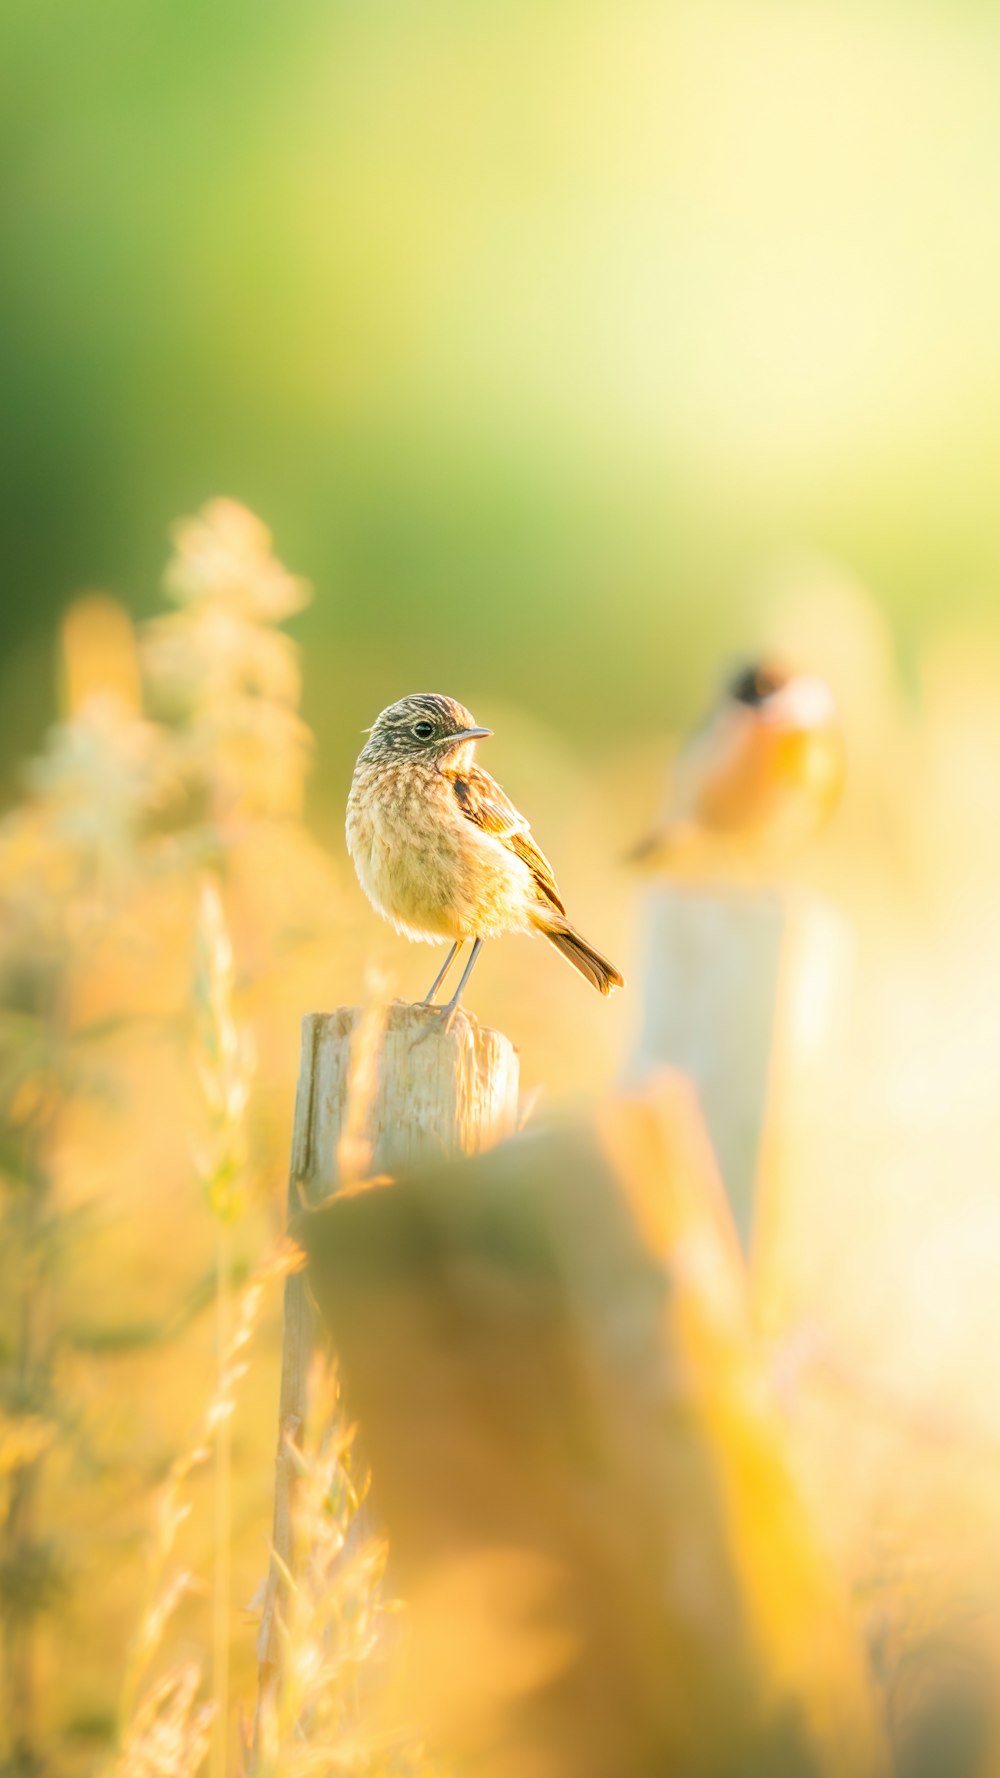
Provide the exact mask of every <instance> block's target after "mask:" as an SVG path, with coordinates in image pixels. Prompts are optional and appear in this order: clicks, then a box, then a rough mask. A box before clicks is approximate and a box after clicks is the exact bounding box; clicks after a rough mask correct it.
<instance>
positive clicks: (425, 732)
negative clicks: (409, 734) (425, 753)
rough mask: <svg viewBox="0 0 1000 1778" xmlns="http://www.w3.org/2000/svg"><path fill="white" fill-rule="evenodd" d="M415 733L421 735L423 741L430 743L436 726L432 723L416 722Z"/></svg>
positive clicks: (414, 725)
mask: <svg viewBox="0 0 1000 1778" xmlns="http://www.w3.org/2000/svg"><path fill="white" fill-rule="evenodd" d="M413 732H414V734H415V735H419V736H420V739H421V740H422V741H429V740H430V738H431V736H432V734H433V733H434V724H433V723H432V722H415V723H414V724H413Z"/></svg>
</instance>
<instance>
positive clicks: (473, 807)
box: [447, 765, 566, 914]
mask: <svg viewBox="0 0 1000 1778" xmlns="http://www.w3.org/2000/svg"><path fill="white" fill-rule="evenodd" d="M447 775H448V776H449V777H450V778H451V781H452V784H453V785H454V788H455V800H456V802H457V803H458V806H459V808H460V809H461V811H462V814H463V815H464V816H465V817H466V820H468V821H471V822H472V823H473V824H474V826H476V827H480V828H482V831H483V832H484V833H488V834H489V835H490V838H491V839H494V840H499V841H500V844H501V845H502V846H506V847H507V849H508V851H510V852H515V853H516V854H517V856H518V858H521V859H523V860H524V863H525V864H526V865H527V866H528V869H529V870H530V872H531V875H532V877H533V878H534V881H535V884H536V886H537V889H538V893H539V895H540V896H541V897H542V899H543V900H545V901H547V902H549V903H550V904H551V906H552V907H554V908H557V909H558V911H559V913H560V914H565V912H566V909H565V907H564V905H563V900H562V897H561V895H560V894H559V890H558V887H557V885H556V879H555V876H554V874H553V870H552V866H551V864H550V863H549V861H548V859H547V858H546V856H545V853H544V852H543V851H542V849H541V847H540V846H538V845H536V844H535V841H534V839H533V837H532V833H531V829H530V827H529V826H528V823H527V821H526V820H525V818H524V816H523V815H522V814H521V812H520V810H519V809H516V808H515V807H514V804H513V803H512V802H511V800H510V797H509V796H508V795H507V794H506V792H505V791H503V790H501V788H500V786H499V784H498V783H497V781H496V779H495V778H491V777H490V774H489V772H484V771H483V768H482V766H477V765H471V766H469V767H467V768H466V769H465V770H464V771H462V772H461V773H458V772H455V773H449V774H447Z"/></svg>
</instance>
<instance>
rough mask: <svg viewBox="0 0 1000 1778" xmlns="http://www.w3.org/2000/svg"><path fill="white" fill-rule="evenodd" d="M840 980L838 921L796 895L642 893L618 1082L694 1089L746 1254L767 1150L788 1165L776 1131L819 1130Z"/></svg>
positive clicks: (844, 948)
mask: <svg viewBox="0 0 1000 1778" xmlns="http://www.w3.org/2000/svg"><path fill="white" fill-rule="evenodd" d="M849 979H850V935H849V932H848V930H847V928H846V926H845V924H844V922H843V921H842V920H841V918H840V916H839V915H837V914H836V913H834V912H833V911H832V910H831V909H830V908H829V907H827V906H825V905H824V904H823V903H820V902H817V901H815V900H813V899H811V898H809V897H807V896H802V895H796V896H794V897H791V896H789V895H788V894H787V893H782V892H780V891H779V890H777V889H773V888H767V887H760V888H755V887H754V888H748V887H739V886H722V885H715V884H712V885H707V884H691V883H671V884H665V885H661V886H659V887H657V888H656V889H654V890H652V891H651V893H650V896H649V900H648V905H647V910H646V963H645V971H644V978H643V1006H642V1025H641V1029H640V1036H639V1041H638V1045H637V1050H636V1054H635V1056H634V1059H633V1062H632V1065H631V1068H630V1078H632V1079H639V1078H641V1077H642V1075H643V1074H645V1073H646V1072H647V1071H648V1070H649V1069H650V1068H651V1067H657V1066H662V1065H663V1064H669V1065H670V1066H671V1067H675V1068H679V1069H682V1070H683V1072H684V1073H685V1074H687V1075H688V1076H689V1077H690V1078H691V1080H692V1081H693V1082H694V1085H695V1087H696V1090H697V1093H698V1098H699V1100H700V1102H701V1107H702V1111H703V1113H704V1116H705V1120H706V1122H707V1124H708V1128H709V1132H710V1134H711V1138H712V1143H713V1146H714V1148H715V1152H716V1157H717V1159H718V1163H719V1169H720V1172H721V1173H722V1177H723V1179H724V1181H725V1186H726V1191H727V1193H728V1196H729V1201H730V1204H731V1206H732V1211H733V1219H734V1221H735V1223H736V1226H737V1229H738V1231H739V1235H740V1239H741V1241H742V1243H743V1247H744V1251H749V1248H750V1245H751V1241H752V1237H753V1234H754V1230H755V1225H756V1223H757V1220H758V1192H759V1186H760V1181H761V1171H762V1162H763V1157H764V1155H765V1152H766V1153H768V1154H769V1155H771V1154H775V1153H777V1152H778V1151H779V1150H780V1151H781V1153H782V1155H783V1157H784V1158H786V1159H787V1143H785V1142H784V1140H783V1138H782V1135H781V1131H782V1130H783V1129H784V1127H785V1126H786V1124H794V1125H795V1127H796V1128H802V1129H803V1130H804V1128H805V1126H806V1125H808V1126H810V1128H811V1129H812V1130H813V1132H815V1127H816V1125H817V1122H821V1121H822V1116H823V1107H824V1099H825V1098H826V1099H828V1094H827V1091H826V1089H827V1088H828V1087H829V1085H830V1075H831V1069H830V1059H831V1055H832V1052H833V1050H834V1049H835V1046H836V1039H837V1035H838V1032H839V1031H840V1029H841V1024H842V1020H841V1014H842V1012H843V1009H844V1006H845V1003H846V992H845V989H846V985H847V983H848V981H849Z"/></svg>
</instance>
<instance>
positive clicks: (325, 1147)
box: [257, 1002, 518, 1725]
mask: <svg viewBox="0 0 1000 1778" xmlns="http://www.w3.org/2000/svg"><path fill="white" fill-rule="evenodd" d="M517 1114H518V1058H517V1051H516V1050H515V1049H514V1046H513V1045H512V1044H511V1043H510V1042H509V1040H508V1039H507V1038H506V1037H504V1036H502V1035H501V1034H500V1033H499V1032H497V1031H490V1030H486V1029H484V1028H483V1027H482V1026H481V1025H479V1024H478V1022H477V1021H476V1020H475V1019H474V1018H473V1017H472V1016H471V1015H470V1014H469V1013H467V1012H465V1011H464V1010H463V1009H462V1008H458V1009H457V1010H456V1011H455V1012H454V1013H453V1014H452V1016H451V1018H450V1020H448V1021H447V1022H446V1021H445V1019H444V1018H443V1016H442V1014H441V1012H440V1010H438V1009H434V1008H431V1007H425V1006H407V1005H403V1004H402V1003H398V1002H397V1003H395V1004H394V1005H392V1006H387V1007H373V1008H368V1009H358V1008H356V1007H340V1008H339V1009H338V1010H337V1011H336V1012H332V1013H309V1014H307V1016H306V1017H305V1018H304V1019H303V1021H302V1051H301V1060H300V1064H299V1080H298V1089H297V1092H296V1099H295V1121H294V1126H293V1133H292V1153H291V1165H290V1170H289V1180H288V1221H289V1223H290V1224H291V1222H292V1221H293V1220H294V1218H295V1217H296V1216H297V1215H298V1214H299V1212H300V1211H301V1210H302V1209H303V1208H304V1207H306V1206H311V1205H314V1204H316V1203H318V1202H320V1200H321V1199H323V1198H326V1197H328V1196H329V1195H330V1194H331V1193H332V1192H335V1191H336V1190H337V1189H338V1187H339V1186H341V1185H345V1184H350V1183H353V1182H354V1181H355V1180H357V1179H359V1178H363V1177H369V1178H372V1177H377V1176H378V1175H382V1174H395V1173H396V1172H398V1171H401V1170H406V1169H408V1168H410V1167H412V1166H418V1165H420V1164H427V1163H428V1162H432V1161H435V1160H440V1159H441V1158H442V1156H454V1155H460V1154H476V1153H478V1152H479V1151H480V1150H482V1149H486V1148H490V1147H492V1145H493V1144H494V1143H496V1142H499V1141H501V1140H502V1139H503V1138H504V1137H505V1136H509V1135H512V1134H513V1132H514V1131H515V1129H516V1128H517ZM313 1344H314V1329H313V1309H312V1304H311V1302H310V1299H309V1295H308V1289H307V1284H306V1279H305V1276H304V1274H303V1273H301V1272H297V1273H294V1274H293V1275H292V1276H291V1277H289V1278H288V1279H287V1280H286V1283H285V1299H284V1320H283V1329H282V1355H281V1389H280V1398H279V1409H278V1450H277V1457H276V1462H275V1491H274V1527H273V1536H272V1541H273V1548H274V1551H275V1555H276V1556H277V1557H278V1558H279V1559H280V1561H281V1562H283V1563H285V1564H288V1562H289V1559H290V1556H291V1549H292V1488H293V1478H294V1468H293V1463H292V1461H291V1458H290V1455H289V1446H290V1445H294V1444H295V1443H296V1441H297V1439H298V1437H299V1435H300V1432H301V1428H302V1425H303V1421H304V1418H305V1413H306V1406H307V1399H306V1398H307V1388H308V1378H309V1367H310V1361H311V1358H312V1352H313ZM280 1594H281V1579H280V1572H279V1568H278V1565H277V1563H276V1562H273V1561H272V1564H271V1568H270V1572H269V1574H268V1580H267V1587H266V1593H265V1598H264V1605H263V1611H262V1614H261V1623H260V1631H259V1635H258V1642H257V1654H258V1661H259V1692H258V1713H257V1720H258V1725H259V1723H260V1705H261V1702H262V1701H263V1700H264V1699H265V1698H266V1697H267V1696H268V1695H269V1694H270V1693H271V1692H272V1691H273V1688H274V1687H275V1685H276V1684H277V1681H278V1676H279V1664H278V1660H279V1643H278V1625H277V1616H276V1613H277V1607H278V1605H279V1601H280Z"/></svg>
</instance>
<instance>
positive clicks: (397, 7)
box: [0, 0, 1000, 788]
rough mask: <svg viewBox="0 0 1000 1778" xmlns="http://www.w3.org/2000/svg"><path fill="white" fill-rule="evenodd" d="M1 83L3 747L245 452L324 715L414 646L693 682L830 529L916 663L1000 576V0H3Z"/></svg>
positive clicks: (433, 661) (369, 698)
mask: <svg viewBox="0 0 1000 1778" xmlns="http://www.w3.org/2000/svg"><path fill="white" fill-rule="evenodd" d="M0 85H2V118H3V135H4V148H3V166H4V173H3V227H4V237H5V239H4V247H3V255H2V259H3V267H4V270H3V276H2V279H0V388H2V391H3V397H2V403H3V428H2V447H0V448H2V466H0V480H2V504H3V532H2V539H3V541H2V566H0V573H2V604H0V624H2V642H3V662H4V665H3V676H2V682H0V774H2V776H3V781H4V783H5V785H6V786H7V787H8V788H9V787H11V785H12V784H13V781H14V780H13V777H12V770H13V765H14V762H15V761H16V759H18V758H20V757H22V756H23V755H24V754H25V752H26V751H29V750H30V749H31V748H32V747H33V746H34V745H36V744H37V740H38V738H39V737H40V735H41V732H42V730H43V728H44V726H45V724H46V722H47V720H48V718H49V716H50V714H51V712H52V709H53V708H54V699H55V692H54V688H53V678H52V643H51V636H52V624H53V619H54V617H55V615H56V614H57V612H58V611H59V610H60V609H61V608H62V607H63V606H64V604H65V603H66V602H67V600H68V599H69V598H70V596H71V595H72V594H73V593H74V591H76V590H78V589H80V588H81V587H87V586H100V587H103V588H106V589H108V590H109V591H111V592H112V593H114V594H115V595H116V596H119V597H121V598H123V599H125V600H126V601H127V602H129V603H130V604H131V605H133V606H134V608H135V609H137V610H138V611H148V610H150V609H152V608H153V607H154V605H155V604H156V603H157V601H158V582H159V576H160V573H161V569H162V564H163V560H164V557H165V553H166V540H165V532H166V527H167V524H168V522H169V521H170V519H172V518H173V517H174V516H175V515H177V514H180V513H184V512H188V511H192V510H194V509H195V508H196V507H197V506H199V505H200V504H201V503H202V501H203V500H204V499H206V498H207V497H208V496H210V495H212V494H214V493H227V494H231V495H234V496H235V497H237V498H239V499H241V500H244V501H246V502H247V503H248V504H249V505H250V506H251V507H252V508H254V509H255V510H256V511H258V512H259V513H260V514H261V515H262V516H263V517H264V518H265V519H266V520H267V522H268V523H269V524H270V525H271V527H272V529H273V531H274V533H275V537H276V541H277V545H278V548H279V549H280V552H281V554H282V556H283V557H284V559H285V560H286V561H287V562H289V563H290V564H291V565H292V566H293V567H295V568H296V569H297V570H298V571H299V572H301V573H303V574H304V575H306V576H307V577H308V578H309V579H311V580H312V581H313V582H314V584H315V587H316V592H317V597H316V601H315V604H314V605H313V606H312V607H311V609H310V610H309V611H308V612H307V613H306V615H305V616H304V617H303V619H302V620H301V621H300V623H299V625H298V634H299V636H300V638H301V639H302V640H303V642H304V643H305V644H306V645H307V646H306V657H305V659H306V695H305V710H304V714H305V715H306V718H307V720H309V721H310V722H311V723H312V725H313V726H314V727H315V728H316V730H317V732H318V735H319V740H320V744H321V750H322V754H323V756H324V757H327V758H329V757H331V756H332V755H333V754H334V753H336V754H337V756H338V758H339V753H340V752H345V757H346V753H347V752H349V751H350V747H349V745H348V737H351V738H352V739H351V742H350V746H353V739H354V738H356V733H357V729H358V728H359V727H360V726H361V723H362V722H364V721H367V720H370V718H371V714H372V711H373V709H374V708H378V707H379V705H380V704H381V703H384V702H387V701H388V700H389V699H390V698H391V697H393V696H396V695H398V694H399V693H400V692H402V691H406V690H411V689H414V688H417V687H420V686H425V685H426V686H434V687H438V688H441V689H447V690H448V691H451V692H454V693H455V694H456V695H458V696H460V697H466V696H471V695H472V694H473V693H475V694H476V695H481V694H483V693H486V694H492V693H493V692H495V693H496V694H497V695H498V696H500V697H502V698H503V699H504V700H505V701H510V702H512V703H520V704H522V705H523V706H525V707H527V708H528V709H530V710H532V711H533V712H535V713H537V714H538V715H539V716H543V715H544V716H545V717H547V718H548V719H549V720H551V721H552V723H553V724H554V725H558V726H560V727H563V728H565V729H566V731H567V732H568V733H569V734H571V735H572V736H573V738H574V740H575V742H576V744H577V745H579V746H581V747H584V748H585V747H586V746H587V745H588V743H593V744H594V745H595V746H600V745H602V744H604V743H606V741H607V738H608V731H609V729H611V730H613V731H614V732H615V733H616V734H618V735H628V734H629V733H636V734H638V733H643V732H648V731H652V730H654V729H656V728H657V727H660V726H664V727H665V726H667V725H668V724H673V723H675V722H677V723H683V722H685V721H687V720H689V719H690V718H691V717H692V716H693V715H694V714H696V713H697V711H698V710H700V708H701V707H702V705H703V704H704V701H705V696H706V686H707V685H710V684H711V682H712V680H713V678H714V676H715V673H716V670H717V661H718V657H719V655H720V652H723V653H724V652H726V651H731V650H734V649H738V648H740V647H743V646H746V645H748V644H751V643H752V642H753V640H754V638H755V635H756V633H757V629H758V623H759V613H760V601H761V597H762V594H761V588H762V587H764V586H765V585H766V584H767V581H768V576H769V575H771V574H772V573H773V571H774V569H775V565H776V564H780V562H781V561H782V560H783V559H784V558H785V557H786V556H788V555H789V554H790V553H792V554H794V552H797V551H801V550H807V551H809V552H816V553H819V554H820V555H821V556H823V557H825V558H828V559H832V560H834V561H835V562H837V563H839V564H842V565H843V566H844V567H845V568H846V569H847V570H848V571H849V572H850V573H851V574H852V575H855V576H857V577H858V578H859V579H860V580H861V581H862V582H863V583H864V584H865V585H866V586H867V587H868V589H869V590H870V592H871V593H872V595H873V596H874V598H875V599H876V600H877V601H878V602H879V603H880V604H881V605H882V606H883V607H884V609H885V610H886V612H887V614H888V616H889V618H890V621H891V623H892V625H893V627H894V629H895V631H896V634H897V639H898V643H899V648H900V654H901V658H902V661H903V663H904V671H905V666H906V662H907V660H908V659H909V658H912V657H913V655H914V654H915V652H916V649H917V647H918V646H919V645H921V644H922V643H923V641H924V640H925V639H926V638H927V636H928V632H929V631H933V629H934V628H935V627H936V626H937V625H938V624H939V623H941V622H942V621H944V620H947V622H948V623H949V624H953V623H954V622H955V621H956V620H958V621H959V622H962V621H965V620H968V621H969V622H970V623H972V624H974V625H975V626H976V627H977V628H981V627H982V626H983V625H984V624H988V625H990V626H993V625H996V624H998V623H1000V598H998V588H1000V525H998V515H997V506H998V501H997V490H996V480H995V465H996V462H997V458H998V447H1000V326H998V322H997V317H998V314H1000V104H998V102H997V94H998V92H1000V14H998V12H997V9H996V8H995V7H992V6H989V5H985V4H973V3H972V0H909V3H907V4H904V3H902V0H865V3H864V4H862V3H860V0H836V3H835V4H834V3H829V4H821V3H819V0H658V3H656V4H653V3H649V0H645V3H644V0H638V3H636V4H627V5H623V4H622V3H621V0H573V3H572V4H569V3H567V0H507V4H505V5H503V6H501V5H497V4H488V3H486V0H463V3H461V4H459V3H458V0H431V3H429V4H425V5H421V6H416V5H403V4H400V3H398V0H396V3H391V0H366V4H365V5H363V6H360V5H353V6H349V5H346V4H342V3H341V0H328V3H327V4H319V3H318V0H286V3H285V4H284V5H282V6H277V5H275V4H273V3H269V4H261V3H260V0H243V4H241V5H240V6H236V5H232V4H229V5H224V4H218V3H214V4H207V3H206V0H197V3H194V0H145V3H144V4H143V5H141V6H136V4H135V0H90V3H89V4H86V5H83V4H74V3H72V0H6V4H5V5H4V7H3V10H2V14H0ZM345 662H349V670H345ZM338 772H339V767H338ZM339 775H340V776H342V772H339Z"/></svg>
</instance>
